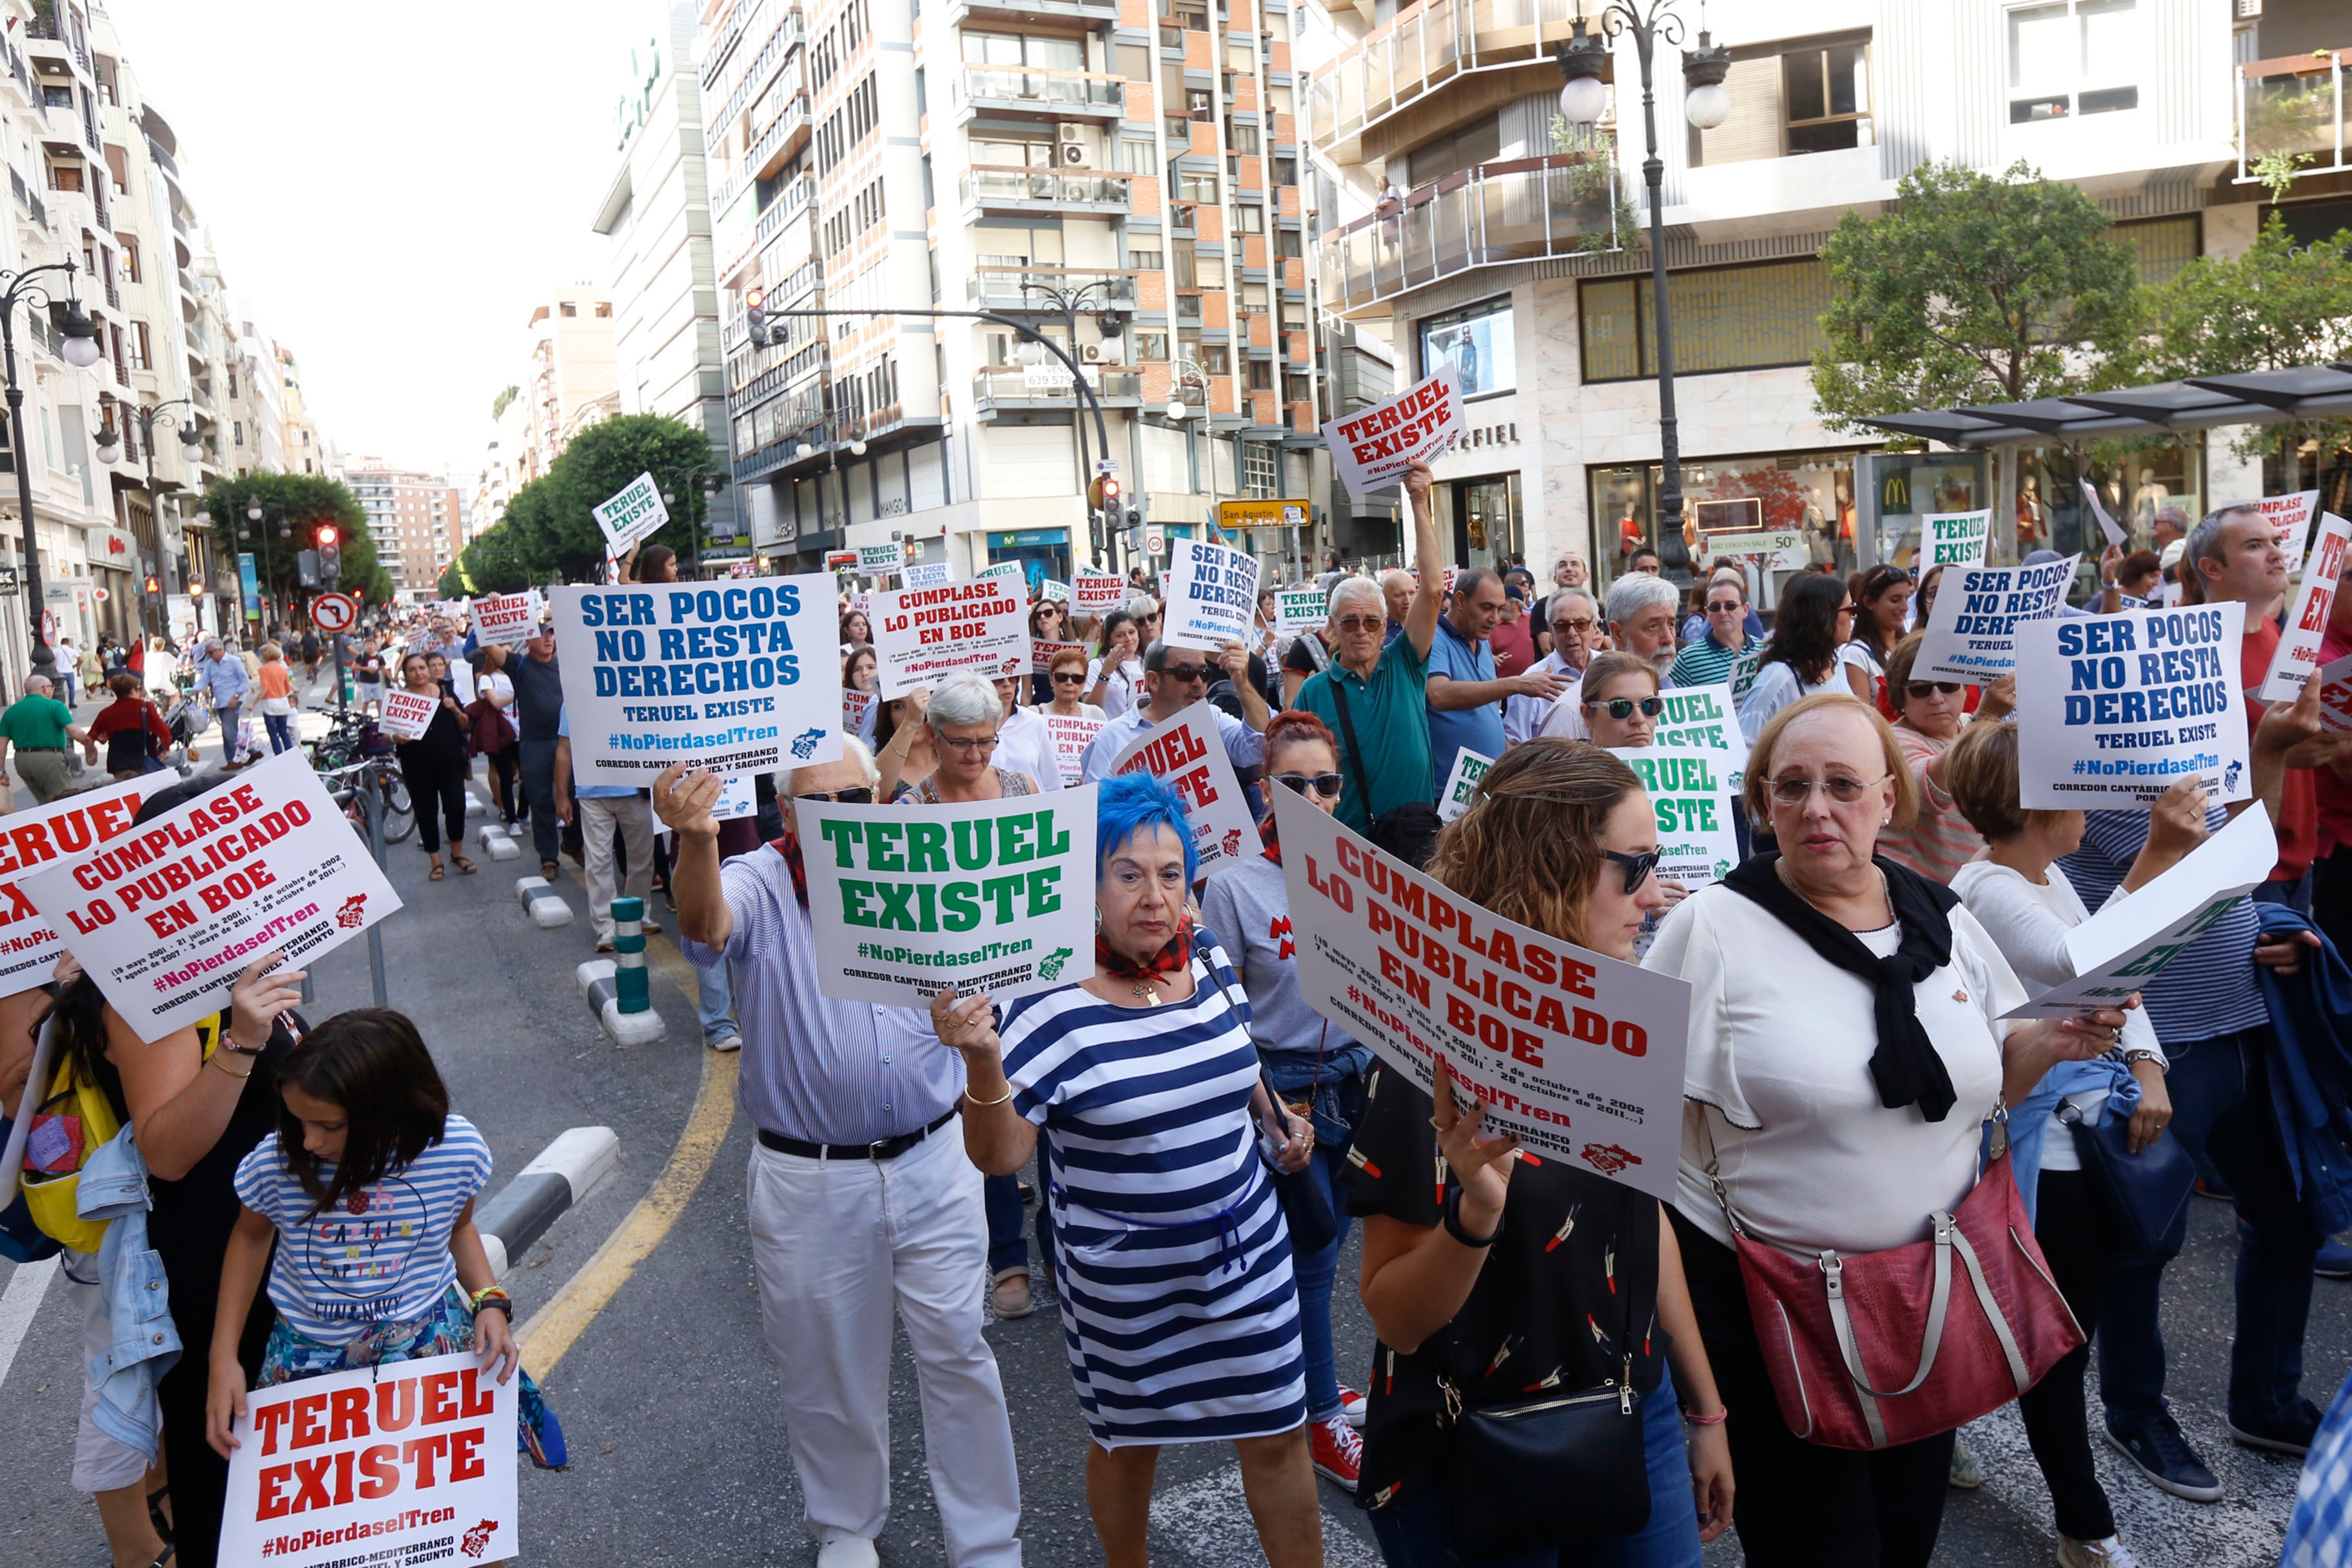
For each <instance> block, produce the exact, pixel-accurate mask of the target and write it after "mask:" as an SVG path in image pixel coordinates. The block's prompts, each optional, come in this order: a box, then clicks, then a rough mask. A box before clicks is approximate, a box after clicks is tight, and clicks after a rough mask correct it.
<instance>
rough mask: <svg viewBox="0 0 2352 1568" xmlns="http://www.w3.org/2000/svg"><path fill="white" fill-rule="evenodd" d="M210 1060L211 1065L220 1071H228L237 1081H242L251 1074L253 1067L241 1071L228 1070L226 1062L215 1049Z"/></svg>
mask: <svg viewBox="0 0 2352 1568" xmlns="http://www.w3.org/2000/svg"><path fill="white" fill-rule="evenodd" d="M210 1060H211V1062H212V1064H213V1066H215V1067H216V1068H220V1069H221V1071H223V1072H225V1073H228V1076H229V1077H231V1078H233V1079H236V1080H237V1081H238V1082H239V1083H242V1082H244V1081H245V1080H246V1079H249V1078H251V1077H252V1076H253V1069H252V1068H246V1069H245V1070H244V1071H243V1072H229V1071H228V1063H227V1062H226V1061H225V1060H223V1059H222V1058H221V1054H220V1053H219V1052H218V1051H215V1052H214V1053H213V1054H212V1056H211V1058H210Z"/></svg>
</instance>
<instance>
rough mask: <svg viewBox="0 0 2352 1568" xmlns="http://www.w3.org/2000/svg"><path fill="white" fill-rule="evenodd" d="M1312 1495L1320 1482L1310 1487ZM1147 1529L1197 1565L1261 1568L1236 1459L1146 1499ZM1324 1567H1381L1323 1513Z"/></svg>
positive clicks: (1363, 1546) (1364, 1544)
mask: <svg viewBox="0 0 2352 1568" xmlns="http://www.w3.org/2000/svg"><path fill="white" fill-rule="evenodd" d="M1315 1489H1316V1491H1317V1493H1318V1495H1320V1494H1322V1493H1323V1483H1322V1482H1320V1481H1318V1482H1316V1484H1315ZM1151 1528H1152V1529H1153V1530H1155V1531H1159V1533H1160V1538H1161V1540H1162V1541H1163V1542H1165V1543H1166V1545H1167V1547H1168V1548H1169V1549H1170V1550H1171V1551H1175V1552H1182V1553H1183V1554H1184V1555H1185V1556H1187V1557H1189V1558H1191V1559H1192V1560H1193V1561H1194V1562H1198V1563H1262V1562H1264V1561H1265V1549H1264V1548H1263V1547H1261V1546H1260V1545H1259V1544H1258V1541H1257V1525H1256V1524H1255V1522H1254V1521H1252V1520H1251V1519H1250V1511H1249V1501H1248V1500H1247V1499H1246V1498H1244V1496H1243V1495H1242V1467H1241V1464H1240V1461H1238V1460H1236V1461H1234V1463H1232V1464H1229V1465H1227V1466H1225V1467H1224V1468H1223V1469H1221V1470H1218V1471H1216V1472H1215V1473H1213V1474H1212V1475H1206V1476H1202V1478H1201V1479H1199V1480H1197V1481H1187V1482H1185V1483H1184V1484H1183V1485H1182V1486H1181V1487H1171V1488H1169V1489H1167V1490H1166V1491H1163V1492H1161V1493H1160V1495H1159V1496H1157V1497H1155V1498H1153V1499H1152V1500H1151ZM1323 1562H1324V1564H1325V1568H1381V1556H1380V1553H1379V1552H1376V1551H1374V1550H1373V1549H1372V1547H1371V1546H1370V1544H1369V1543H1368V1542H1365V1541H1364V1539H1363V1538H1362V1537H1361V1536H1359V1535H1358V1534H1357V1533H1356V1532H1355V1531H1352V1530H1350V1529H1349V1528H1348V1527H1347V1526H1346V1525H1345V1524H1343V1523H1341V1522H1340V1521H1339V1520H1338V1519H1336V1518H1334V1517H1333V1516H1332V1512H1331V1510H1330V1509H1329V1508H1328V1506H1327V1507H1325V1508H1324V1510H1323Z"/></svg>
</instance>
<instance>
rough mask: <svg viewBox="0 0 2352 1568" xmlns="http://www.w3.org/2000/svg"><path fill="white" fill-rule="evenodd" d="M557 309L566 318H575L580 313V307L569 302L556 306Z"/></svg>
mask: <svg viewBox="0 0 2352 1568" xmlns="http://www.w3.org/2000/svg"><path fill="white" fill-rule="evenodd" d="M557 309H558V310H562V312H563V314H565V315H567V316H577V315H578V314H579V313H580V307H579V306H577V305H575V304H573V303H572V301H571V300H565V301H563V303H562V305H560V306H558V307H557Z"/></svg>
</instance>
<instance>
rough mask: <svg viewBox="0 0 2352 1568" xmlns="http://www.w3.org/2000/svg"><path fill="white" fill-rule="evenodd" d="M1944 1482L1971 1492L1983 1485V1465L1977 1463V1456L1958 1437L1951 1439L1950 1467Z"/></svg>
mask: <svg viewBox="0 0 2352 1568" xmlns="http://www.w3.org/2000/svg"><path fill="white" fill-rule="evenodd" d="M1944 1484H1945V1485H1946V1486H1950V1487H1958V1489H1960V1490H1962V1491H1964V1492H1972V1491H1974V1490H1976V1489H1978V1488H1979V1487H1980V1486H1982V1485H1984V1467H1982V1466H1981V1465H1979V1464H1978V1463H1977V1457H1976V1456H1975V1455H1974V1454H1971V1453H1969V1446H1968V1445H1967V1444H1966V1443H1964V1442H1962V1441H1960V1439H1958V1437H1955V1438H1953V1439H1952V1468H1951V1472H1950V1473H1949V1474H1948V1475H1947V1476H1946V1477H1945V1478H1944Z"/></svg>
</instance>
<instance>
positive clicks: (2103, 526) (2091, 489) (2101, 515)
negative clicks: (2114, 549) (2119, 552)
mask: <svg viewBox="0 0 2352 1568" xmlns="http://www.w3.org/2000/svg"><path fill="white" fill-rule="evenodd" d="M2081 483H2082V486H2083V499H2084V500H2086V501H2088V502H2090V505H2091V515H2092V517H2094V518H2095V519H2097V520H2098V524H2099V531H2100V532H2101V533H2103V534H2105V535H2106V539H2107V542H2108V543H2109V544H2113V545H2116V546H2118V547H2120V546H2121V545H2123V544H2124V542H2126V534H2125V533H2124V531H2123V528H2122V526H2121V525H2120V524H2118V523H2117V522H2116V520H2115V519H2114V518H2112V517H2109V516H2108V515H2107V509H2106V506H2105V503H2103V502H2102V501H2101V500H2099V487H2098V486H2096V485H2095V484H2093V483H2092V482H2091V481H2090V480H2088V479H2084V480H2083V481H2081Z"/></svg>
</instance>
